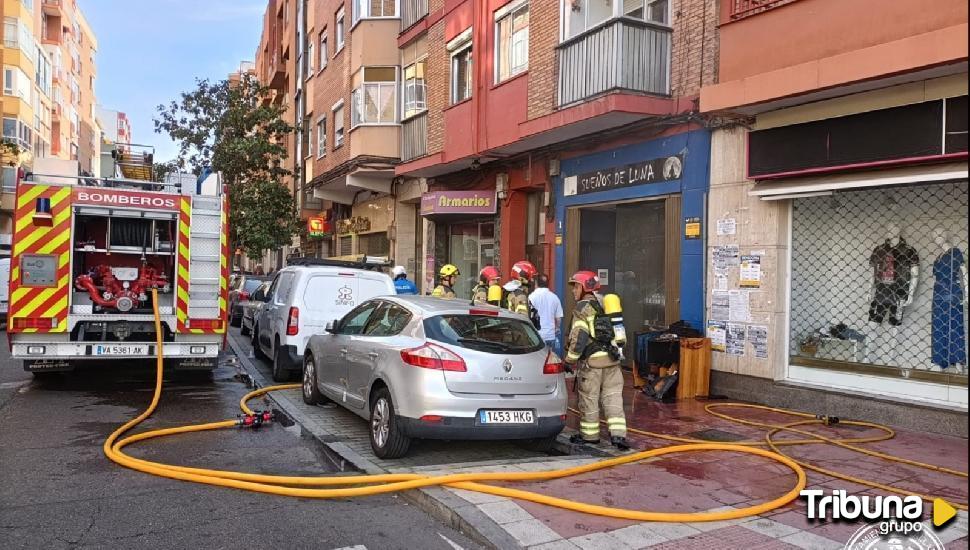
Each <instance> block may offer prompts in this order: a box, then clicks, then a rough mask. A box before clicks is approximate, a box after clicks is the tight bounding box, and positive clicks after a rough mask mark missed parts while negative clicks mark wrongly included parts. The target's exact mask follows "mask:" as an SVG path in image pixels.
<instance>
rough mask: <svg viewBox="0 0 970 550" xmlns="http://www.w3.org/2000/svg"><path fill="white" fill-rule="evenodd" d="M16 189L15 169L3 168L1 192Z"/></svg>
mask: <svg viewBox="0 0 970 550" xmlns="http://www.w3.org/2000/svg"><path fill="white" fill-rule="evenodd" d="M16 189H17V167H16V166H4V167H3V190H4V191H15V190H16Z"/></svg>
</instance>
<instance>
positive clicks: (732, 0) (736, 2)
mask: <svg viewBox="0 0 970 550" xmlns="http://www.w3.org/2000/svg"><path fill="white" fill-rule="evenodd" d="M796 1H797V0H726V4H727V12H728V16H729V17H730V18H731V21H736V20H738V19H744V18H745V17H751V16H752V15H757V14H759V13H762V12H766V11H768V10H771V9H774V8H777V7H779V6H784V5H785V4H791V3H792V2H796ZM723 7H724V4H722V8H723Z"/></svg>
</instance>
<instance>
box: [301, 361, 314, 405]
mask: <svg viewBox="0 0 970 550" xmlns="http://www.w3.org/2000/svg"><path fill="white" fill-rule="evenodd" d="M315 377H316V372H315V367H314V365H313V359H311V358H309V357H307V359H306V361H304V363H303V397H304V398H306V399H309V398H310V396H311V395H313V384H314V381H313V379H314V378H315Z"/></svg>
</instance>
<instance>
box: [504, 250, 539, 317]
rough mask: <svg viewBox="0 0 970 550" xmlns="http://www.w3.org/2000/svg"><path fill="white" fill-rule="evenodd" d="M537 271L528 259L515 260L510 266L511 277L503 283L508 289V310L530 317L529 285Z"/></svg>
mask: <svg viewBox="0 0 970 550" xmlns="http://www.w3.org/2000/svg"><path fill="white" fill-rule="evenodd" d="M538 273H539V270H537V269H536V266H534V265H532V262H530V261H528V260H522V261H519V262H515V265H513V266H512V279H511V280H510V281H509V282H508V283H506V285H505V289H506V290H508V291H509V296H508V300H507V305H508V308H509V311H511V312H512V313H519V314H522V315H525V316H526V317H531V316H530V315H529V313H530V312H529V287H530V285H531V284H532V280H533V279H535V276H536V275H537V274H538Z"/></svg>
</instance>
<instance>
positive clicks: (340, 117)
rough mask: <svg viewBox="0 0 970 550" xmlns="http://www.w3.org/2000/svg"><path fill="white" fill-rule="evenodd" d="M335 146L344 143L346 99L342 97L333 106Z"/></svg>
mask: <svg viewBox="0 0 970 550" xmlns="http://www.w3.org/2000/svg"><path fill="white" fill-rule="evenodd" d="M331 111H332V113H333V148H334V149H336V148H337V147H340V146H341V145H343V144H344V101H343V100H342V99H341V100H340V101H338V102H337V104H336V105H334V106H333V109H332V110H331Z"/></svg>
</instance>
